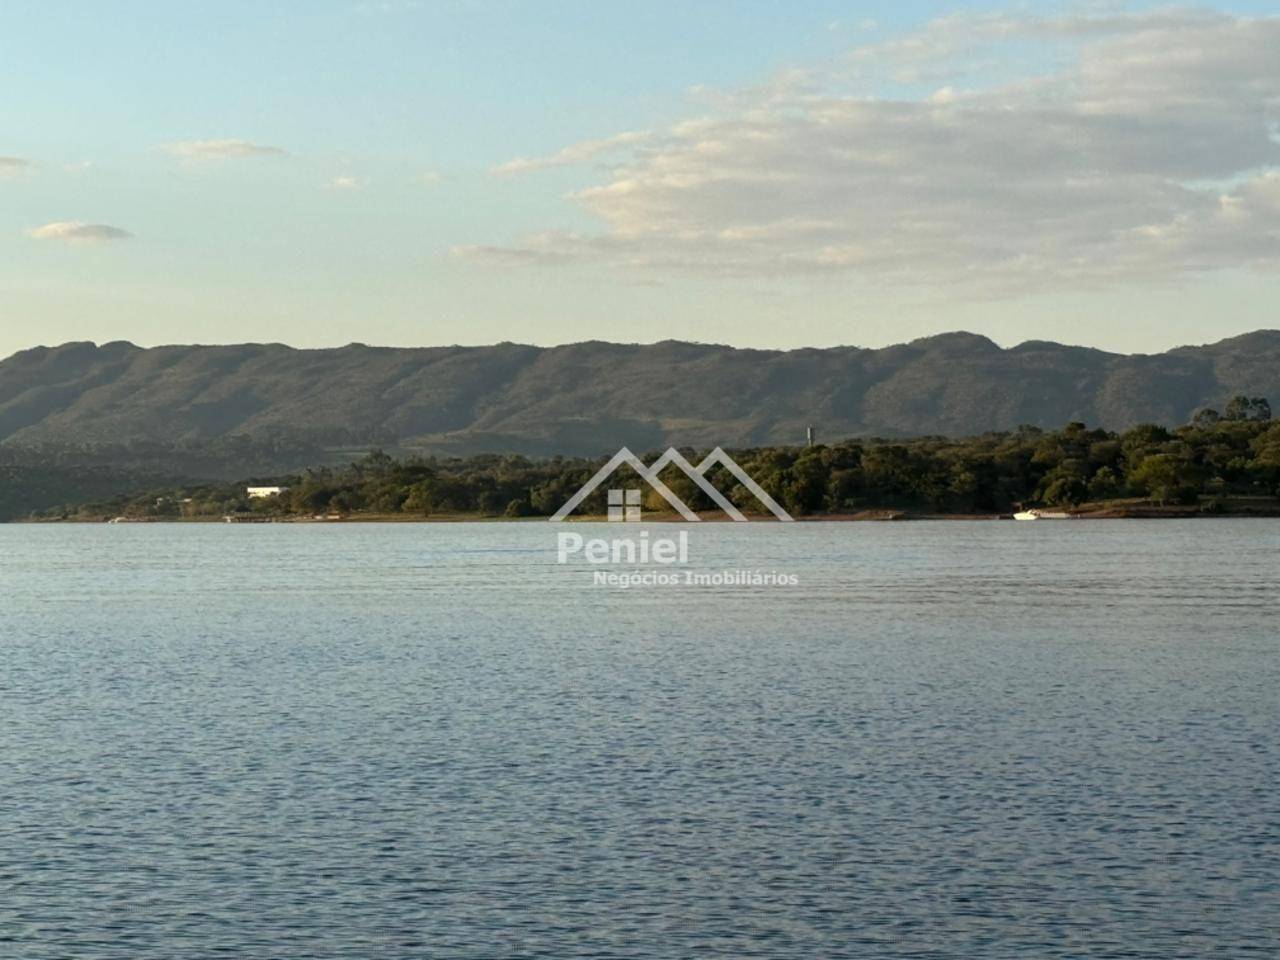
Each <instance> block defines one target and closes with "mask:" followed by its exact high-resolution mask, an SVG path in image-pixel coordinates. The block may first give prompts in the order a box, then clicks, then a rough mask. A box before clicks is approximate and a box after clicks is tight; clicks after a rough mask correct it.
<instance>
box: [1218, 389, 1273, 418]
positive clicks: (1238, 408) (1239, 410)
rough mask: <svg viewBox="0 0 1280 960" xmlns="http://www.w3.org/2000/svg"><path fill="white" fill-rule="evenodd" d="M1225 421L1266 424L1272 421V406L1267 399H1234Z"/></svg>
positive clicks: (1228, 407) (1229, 404)
mask: <svg viewBox="0 0 1280 960" xmlns="http://www.w3.org/2000/svg"><path fill="white" fill-rule="evenodd" d="M1223 419H1226V420H1235V421H1241V420H1245V421H1254V422H1259V423H1265V422H1266V421H1268V420H1270V419H1271V404H1270V403H1268V402H1267V398H1266V397H1246V396H1243V395H1241V396H1237V397H1232V398H1231V402H1230V403H1228V404H1227V410H1226V413H1225V414H1224V415H1223Z"/></svg>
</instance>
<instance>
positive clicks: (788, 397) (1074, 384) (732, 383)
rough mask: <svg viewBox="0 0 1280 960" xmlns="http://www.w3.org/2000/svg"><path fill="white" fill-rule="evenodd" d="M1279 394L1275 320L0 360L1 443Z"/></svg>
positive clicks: (1041, 407)
mask: <svg viewBox="0 0 1280 960" xmlns="http://www.w3.org/2000/svg"><path fill="white" fill-rule="evenodd" d="M1241 393H1243V394H1249V395H1253V396H1266V397H1269V398H1271V400H1272V401H1273V402H1276V401H1280V331H1276V330H1263V331H1258V332H1256V333H1251V334H1247V335H1245V336H1241V337H1235V338H1233V339H1230V340H1223V341H1221V342H1219V343H1215V344H1210V345H1207V346H1198V347H1180V348H1178V349H1176V350H1170V351H1168V352H1167V353H1161V354H1156V355H1150V356H1146V355H1135V356H1126V355H1121V354H1114V353H1106V352H1104V351H1101V350H1092V349H1087V348H1082V347H1069V346H1063V345H1061V344H1057V343H1045V342H1028V343H1023V344H1020V345H1018V346H1016V347H1012V348H1010V349H1007V350H1006V349H1001V348H1000V347H998V346H997V345H996V344H994V343H993V342H991V341H990V340H988V339H986V338H985V337H981V336H976V335H974V334H969V333H951V334H944V335H942V336H936V337H927V338H924V339H921V340H915V341H912V342H911V343H906V344H900V345H897V346H892V347H885V348H883V349H879V350H867V349H860V348H856V347H836V348H832V349H824V350H817V349H804V350H791V351H775V350H743V349H735V348H733V347H726V346H715V345H706V344H695V343H682V342H676V341H665V342H662V343H655V344H651V345H624V344H614V343H601V342H588V343H578V344H572V345H568V346H561V347H549V348H543V347H532V346H523V345H519V344H511V343H502V344H497V345H496V346H489V347H438V348H422V349H401V348H387V347H367V346H363V345H360V344H352V345H350V346H346V347H342V348H340V349H328V350H295V349H292V348H290V347H287V346H283V345H280V344H242V345H236V346H167V347H155V348H151V349H143V348H140V347H136V346H134V345H133V344H130V343H121V342H117V343H107V344H104V345H102V346H97V345H95V344H92V343H68V344H64V345H62V346H59V347H52V348H50V347H38V348H35V349H32V350H26V351H23V352H21V353H18V354H15V355H14V356H12V357H9V358H8V359H6V360H4V361H0V442H2V443H4V444H7V445H11V446H12V445H21V446H29V445H34V444H43V443H77V444H78V443H112V444H117V443H128V442H135V441H144V440H145V441H160V442H180V441H198V440H202V439H206V438H212V437H225V436H231V435H237V434H243V435H247V436H250V437H255V438H260V439H270V438H278V439H282V440H287V441H289V442H298V443H306V444H316V445H322V446H326V447H330V448H333V447H341V446H344V445H349V446H359V445H368V444H372V443H377V444H382V445H386V446H403V447H422V448H424V449H429V450H432V451H434V452H457V453H476V452H485V451H512V452H522V453H526V454H556V453H563V454H575V455H594V454H600V453H604V452H609V451H612V450H614V449H616V448H617V447H618V446H619V445H620V444H622V443H626V444H628V445H631V446H633V447H635V448H638V449H644V450H647V449H652V448H656V447H661V446H666V445H668V444H680V445H692V446H696V447H709V446H712V445H716V444H719V445H722V446H739V447H740V446H755V445H765V444H779V443H800V442H802V441H803V439H804V432H805V427H806V426H807V425H810V424H812V425H813V426H814V427H815V428H816V429H817V432H818V436H819V439H835V438H838V437H847V436H858V435H862V436H866V435H876V436H884V437H893V436H912V435H923V434H948V435H955V436H959V435H972V434H978V433H983V432H986V431H990V430H1007V429H1012V428H1014V427H1016V426H1018V425H1020V424H1033V425H1037V426H1042V427H1046V428H1048V427H1058V426H1061V425H1062V424H1063V423H1065V422H1067V421H1070V420H1081V421H1084V422H1086V423H1088V424H1090V425H1094V426H1102V427H1106V428H1110V429H1116V430H1120V429H1124V428H1126V427H1129V426H1132V425H1134V424H1136V423H1140V422H1156V423H1162V424H1180V423H1183V422H1185V421H1186V420H1187V419H1188V417H1190V415H1191V414H1192V412H1193V411H1195V410H1196V409H1197V408H1199V407H1202V406H1206V405H1208V406H1218V407H1221V406H1222V405H1223V404H1224V403H1225V401H1226V400H1227V398H1229V397H1230V396H1233V395H1235V394H1241Z"/></svg>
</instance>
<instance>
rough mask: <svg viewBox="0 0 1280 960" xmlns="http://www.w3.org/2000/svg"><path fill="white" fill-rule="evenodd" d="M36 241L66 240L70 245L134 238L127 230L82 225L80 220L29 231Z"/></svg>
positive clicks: (92, 224) (62, 221) (50, 224)
mask: <svg viewBox="0 0 1280 960" xmlns="http://www.w3.org/2000/svg"><path fill="white" fill-rule="evenodd" d="M27 236H29V237H32V238H33V239H36V240H65V241H67V242H69V243H101V242H104V241H107V240H128V239H129V238H130V237H132V236H133V234H131V233H130V232H129V231H127V230H121V229H120V228H119V227H112V226H108V225H107V224H105V223H81V222H80V221H79V220H58V221H54V222H53V223H46V224H45V225H44V226H43V227H35V228H33V229H31V230H28V231H27Z"/></svg>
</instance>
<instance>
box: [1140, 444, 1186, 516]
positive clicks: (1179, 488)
mask: <svg viewBox="0 0 1280 960" xmlns="http://www.w3.org/2000/svg"><path fill="white" fill-rule="evenodd" d="M1188 467H1189V464H1187V463H1185V462H1184V461H1182V460H1180V459H1178V458H1177V457H1175V456H1173V455H1172V454H1169V453H1157V454H1153V455H1151V456H1149V457H1147V458H1146V459H1145V460H1143V461H1142V463H1140V464H1139V465H1138V468H1137V469H1136V470H1134V471H1133V472H1132V473H1131V474H1130V475H1129V483H1130V485H1131V486H1132V487H1133V488H1134V490H1135V491H1136V492H1137V493H1142V494H1146V495H1147V496H1149V497H1150V498H1151V499H1152V500H1154V501H1156V503H1159V504H1165V503H1169V502H1170V501H1178V502H1183V503H1186V502H1194V501H1195V499H1196V495H1197V493H1198V486H1199V485H1198V484H1195V485H1193V484H1192V483H1191V481H1190V478H1189V477H1188V475H1187V470H1188Z"/></svg>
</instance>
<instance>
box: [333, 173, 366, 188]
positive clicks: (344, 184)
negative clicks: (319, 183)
mask: <svg viewBox="0 0 1280 960" xmlns="http://www.w3.org/2000/svg"><path fill="white" fill-rule="evenodd" d="M363 186H364V181H363V180H361V179H360V178H359V177H353V176H351V175H349V174H344V175H342V176H339V177H334V178H333V179H332V180H330V181H329V182H328V183H326V184H325V187H327V188H328V189H330V190H359V189H361V188H362V187H363Z"/></svg>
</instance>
